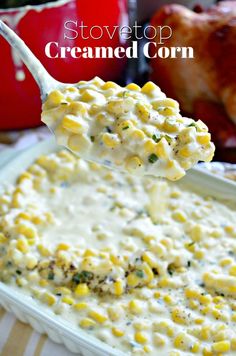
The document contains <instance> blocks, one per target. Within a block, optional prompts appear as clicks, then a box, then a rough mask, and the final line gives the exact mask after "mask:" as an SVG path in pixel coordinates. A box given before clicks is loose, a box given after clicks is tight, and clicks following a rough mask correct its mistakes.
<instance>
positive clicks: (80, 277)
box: [72, 271, 93, 284]
mask: <svg viewBox="0 0 236 356" xmlns="http://www.w3.org/2000/svg"><path fill="white" fill-rule="evenodd" d="M92 278H93V273H92V272H89V271H82V272H79V273H76V274H74V276H73V278H72V281H73V282H75V283H76V284H79V283H86V282H88V281H90V280H91V279H92Z"/></svg>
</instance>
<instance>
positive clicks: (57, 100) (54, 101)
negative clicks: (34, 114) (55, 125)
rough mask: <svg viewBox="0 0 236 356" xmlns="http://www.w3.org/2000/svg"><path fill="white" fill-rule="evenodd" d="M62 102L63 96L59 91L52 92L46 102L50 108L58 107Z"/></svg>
mask: <svg viewBox="0 0 236 356" xmlns="http://www.w3.org/2000/svg"><path fill="white" fill-rule="evenodd" d="M63 100H64V95H63V94H62V93H61V92H60V91H59V90H53V91H52V92H51V93H49V95H48V97H47V102H48V103H49V104H51V105H52V106H57V105H60V104H61V102H62V101H63Z"/></svg>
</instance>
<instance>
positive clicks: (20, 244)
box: [16, 239, 29, 253]
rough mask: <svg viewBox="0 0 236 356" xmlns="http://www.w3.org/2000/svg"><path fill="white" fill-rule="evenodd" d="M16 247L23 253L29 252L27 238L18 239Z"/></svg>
mask: <svg viewBox="0 0 236 356" xmlns="http://www.w3.org/2000/svg"><path fill="white" fill-rule="evenodd" d="M16 247H17V249H18V250H19V251H21V252H22V253H27V252H29V245H28V243H27V241H26V240H23V239H19V240H17V243H16Z"/></svg>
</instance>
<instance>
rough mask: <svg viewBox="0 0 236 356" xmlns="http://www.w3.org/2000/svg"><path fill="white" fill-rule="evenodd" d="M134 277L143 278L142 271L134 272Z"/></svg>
mask: <svg viewBox="0 0 236 356" xmlns="http://www.w3.org/2000/svg"><path fill="white" fill-rule="evenodd" d="M135 274H136V276H137V277H138V278H143V277H144V273H143V271H141V270H140V269H138V270H137V271H136V272H135Z"/></svg>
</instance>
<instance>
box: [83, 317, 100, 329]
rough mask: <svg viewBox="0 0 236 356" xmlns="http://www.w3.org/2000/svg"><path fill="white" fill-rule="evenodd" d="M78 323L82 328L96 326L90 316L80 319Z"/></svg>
mask: <svg viewBox="0 0 236 356" xmlns="http://www.w3.org/2000/svg"><path fill="white" fill-rule="evenodd" d="M79 325H80V326H81V328H83V329H92V328H94V326H96V322H95V321H94V320H92V319H90V318H84V319H81V320H80V323H79Z"/></svg>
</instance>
